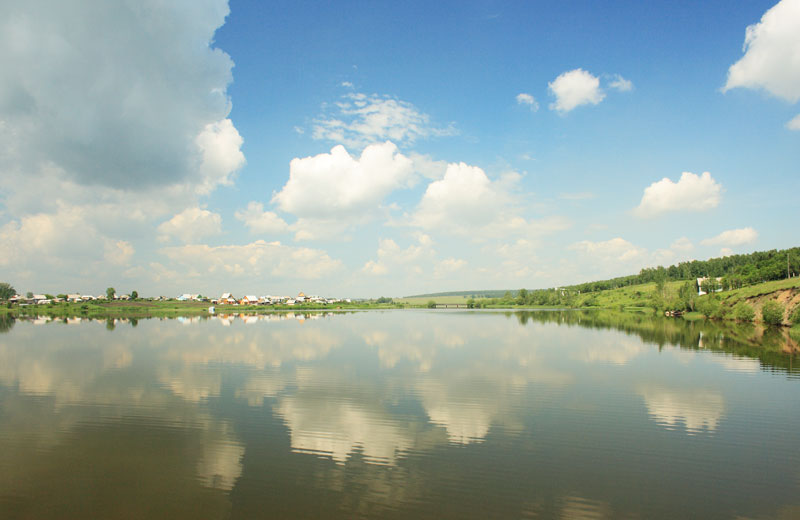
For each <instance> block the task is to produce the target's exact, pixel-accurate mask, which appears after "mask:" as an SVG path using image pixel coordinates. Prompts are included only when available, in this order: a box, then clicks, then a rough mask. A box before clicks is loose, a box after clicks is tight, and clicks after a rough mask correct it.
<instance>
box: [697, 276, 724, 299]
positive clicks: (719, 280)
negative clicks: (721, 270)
mask: <svg viewBox="0 0 800 520" xmlns="http://www.w3.org/2000/svg"><path fill="white" fill-rule="evenodd" d="M708 279H709V278H708V277H707V276H704V277H702V278H698V279H697V295H698V296H702V295H704V294H707V293H706V292H705V291H704V290H703V283H705V282H706V281H707V280H708ZM714 280H715V281H716V289H714V292H720V291H721V290H722V277H721V276H717V277H716V278H714Z"/></svg>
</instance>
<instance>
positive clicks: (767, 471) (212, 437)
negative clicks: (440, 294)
mask: <svg viewBox="0 0 800 520" xmlns="http://www.w3.org/2000/svg"><path fill="white" fill-rule="evenodd" d="M0 325H3V326H2V327H0V331H2V333H0V518H3V519H11V518H192V519H194V518H246V519H250V518H359V517H362V518H481V519H484V518H689V517H691V518H800V450H799V449H798V447H799V446H800V399H799V398H800V372H798V369H797V367H796V362H797V361H798V360H796V359H795V358H793V357H792V356H791V355H789V354H787V353H785V351H786V350H788V349H791V348H793V347H796V345H794V344H793V343H792V341H791V339H790V338H789V337H788V336H786V335H785V333H783V332H781V331H779V330H766V331H765V330H763V329H759V328H756V327H753V326H750V327H749V328H748V327H728V328H725V327H721V326H720V325H714V324H705V323H702V322H698V323H685V322H683V321H682V320H667V319H652V318H646V317H641V316H637V315H613V314H603V313H584V312H528V313H496V312H471V311H470V312H450V311H389V312H360V313H351V314H335V315H323V314H316V315H299V314H298V315H295V314H273V315H267V316H261V317H248V318H240V317H223V318H219V317H217V318H213V319H191V320H190V319H182V320H142V321H139V322H138V323H136V322H130V321H117V322H114V321H110V322H87V321H80V320H70V321H69V323H64V322H61V321H53V322H49V321H47V320H45V319H40V320H38V321H36V322H23V321H17V322H16V323H14V324H10V323H9V322H7V321H6V322H4V324H0ZM12 325H13V326H12Z"/></svg>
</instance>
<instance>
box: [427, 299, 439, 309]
mask: <svg viewBox="0 0 800 520" xmlns="http://www.w3.org/2000/svg"><path fill="white" fill-rule="evenodd" d="M425 306H426V307H427V308H429V309H434V308H436V302H435V301H433V300H428V303H426V304H425Z"/></svg>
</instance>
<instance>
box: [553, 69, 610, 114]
mask: <svg viewBox="0 0 800 520" xmlns="http://www.w3.org/2000/svg"><path fill="white" fill-rule="evenodd" d="M547 87H548V89H549V90H550V93H551V94H552V95H554V96H555V97H556V101H555V102H554V103H551V104H550V109H551V110H557V111H559V112H561V113H567V112H569V111H570V110H573V109H574V108H577V107H579V106H581V105H597V104H598V103H600V102H601V101H603V99H604V98H605V97H606V95H605V93H604V92H603V90H602V89H601V88H600V79H599V78H598V77H597V76H593V75H592V74H591V73H589V72H587V71H585V70H583V69H575V70H571V71H569V72H564V73H562V74H561V75H559V76H558V77H557V78H556V79H554V80H553V81H552V82H550V83H548V84H547Z"/></svg>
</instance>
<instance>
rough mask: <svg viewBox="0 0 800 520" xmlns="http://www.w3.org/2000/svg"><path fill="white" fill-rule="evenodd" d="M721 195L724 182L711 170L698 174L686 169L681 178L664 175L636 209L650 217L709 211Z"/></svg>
mask: <svg viewBox="0 0 800 520" xmlns="http://www.w3.org/2000/svg"><path fill="white" fill-rule="evenodd" d="M721 196H722V185H721V184H720V183H718V182H717V181H715V180H714V178H713V177H711V174H710V173H708V172H703V174H702V175H695V174H694V173H691V172H683V173H682V174H681V178H680V179H679V180H678V182H672V180H670V179H668V178H666V177H664V178H663V179H661V180H660V181H658V182H654V183H653V184H651V185H650V186H648V187H647V188H645V190H644V195H642V200H641V202H640V203H639V206H637V207H636V208H635V209H634V210H633V212H634V214H635V215H637V216H639V217H644V218H648V217H655V216H658V215H661V214H663V213H667V212H670V211H706V210H709V209H713V208H716V207H717V206H718V205H719V201H720V199H721Z"/></svg>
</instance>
